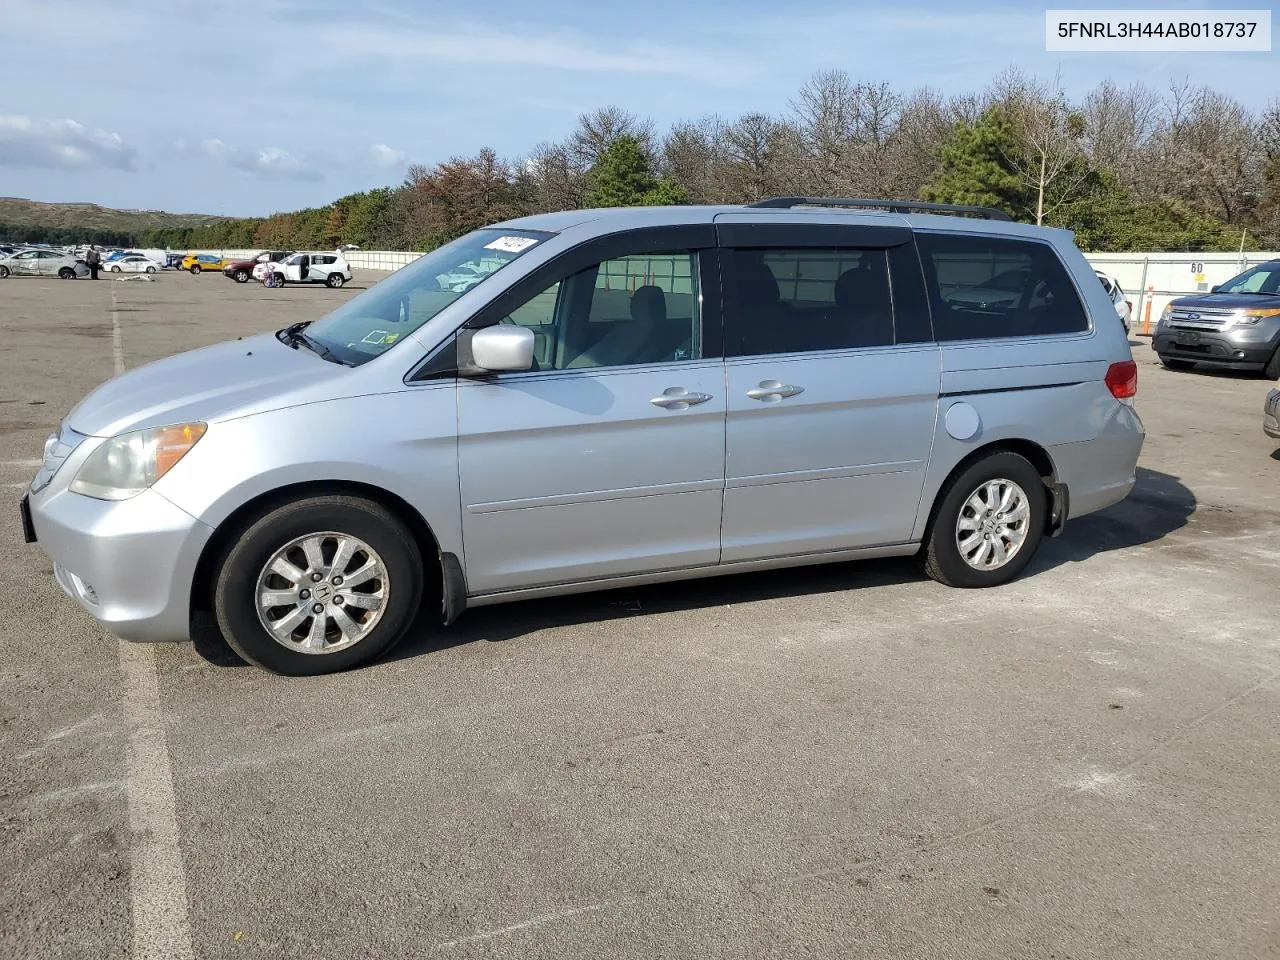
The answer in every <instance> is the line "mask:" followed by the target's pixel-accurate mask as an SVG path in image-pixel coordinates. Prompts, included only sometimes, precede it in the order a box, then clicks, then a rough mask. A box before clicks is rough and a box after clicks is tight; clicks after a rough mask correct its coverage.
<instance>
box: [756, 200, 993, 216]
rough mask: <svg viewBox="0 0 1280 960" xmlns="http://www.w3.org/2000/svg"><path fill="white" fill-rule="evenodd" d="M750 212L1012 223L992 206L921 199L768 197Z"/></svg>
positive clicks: (757, 203) (757, 202)
mask: <svg viewBox="0 0 1280 960" xmlns="http://www.w3.org/2000/svg"><path fill="white" fill-rule="evenodd" d="M747 206H748V207H751V208H753V209H768V210H789V209H790V208H791V207H864V208H870V209H875V210H890V211H892V212H893V213H947V214H967V215H969V216H974V217H981V218H982V219H984V220H1012V219H1013V218H1012V217H1010V216H1009V215H1008V214H1007V213H1005V212H1004V211H1003V210H998V209H996V208H995V207H974V206H968V205H965V204H961V203H926V202H925V201H923V200H881V199H871V198H859V197H769V198H768V199H767V200H757V201H756V202H755V203H749V204H747Z"/></svg>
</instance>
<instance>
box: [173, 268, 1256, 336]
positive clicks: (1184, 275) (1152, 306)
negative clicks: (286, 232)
mask: <svg viewBox="0 0 1280 960" xmlns="http://www.w3.org/2000/svg"><path fill="white" fill-rule="evenodd" d="M189 252H191V253H212V254H215V255H218V256H222V257H230V258H232V259H239V260H243V259H248V258H249V257H252V256H254V255H255V254H257V253H258V251H257V250H192V251H189ZM421 256H422V254H421V253H414V252H412V251H408V250H348V251H347V252H346V258H347V262H348V263H350V264H351V266H352V267H354V268H355V269H357V270H382V271H388V272H389V271H393V270H399V269H400V268H401V267H403V266H407V265H408V264H410V263H413V261H415V260H417V259H418V258H419V257H421ZM1278 258H1280V253H1259V252H1257V251H1253V252H1248V253H1245V254H1244V255H1243V256H1242V255H1241V254H1238V253H1087V254H1085V259H1086V260H1088V261H1089V263H1090V264H1092V266H1093V268H1094V269H1095V270H1101V271H1102V272H1103V273H1105V274H1108V275H1109V276H1112V277H1114V278H1115V279H1116V282H1118V283H1119V284H1120V286H1121V287H1122V288H1123V289H1124V292H1125V294H1126V295H1127V297H1128V299H1129V301H1130V302H1131V303H1132V304H1133V330H1134V332H1135V333H1144V332H1146V330H1147V327H1148V326H1150V327H1154V326H1155V322H1156V320H1158V319H1159V318H1160V313H1161V311H1162V310H1164V308H1165V305H1166V304H1168V302H1169V301H1170V300H1173V299H1175V298H1177V297H1185V296H1188V295H1190V294H1196V293H1207V292H1208V291H1209V290H1210V289H1211V288H1212V287H1214V286H1216V285H1217V284H1220V283H1223V282H1225V281H1227V280H1229V279H1231V278H1232V277H1234V276H1235V275H1236V274H1237V273H1240V272H1241V271H1243V270H1246V269H1248V268H1249V267H1251V266H1253V265H1254V264H1258V263H1262V262H1263V261H1265V260H1275V259H1278Z"/></svg>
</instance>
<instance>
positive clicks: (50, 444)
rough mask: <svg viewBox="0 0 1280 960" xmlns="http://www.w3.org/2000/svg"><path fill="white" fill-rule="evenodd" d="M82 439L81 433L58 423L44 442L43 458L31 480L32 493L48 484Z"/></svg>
mask: <svg viewBox="0 0 1280 960" xmlns="http://www.w3.org/2000/svg"><path fill="white" fill-rule="evenodd" d="M82 440H84V436H83V435H82V434H79V433H76V432H75V431H74V430H72V429H71V428H70V427H67V426H63V425H61V424H59V426H58V432H57V433H55V434H53V435H52V436H50V437H49V439H48V440H46V441H45V442H44V460H43V461H42V462H41V464H40V469H39V471H37V473H36V478H35V479H34V480H32V481H31V492H32V493H38V492H39V491H41V490H43V489H44V488H45V487H47V486H48V485H49V481H50V480H52V479H53V477H54V474H56V473H57V472H58V470H59V469H61V467H62V464H63V463H65V462H66V459H67V457H69V456H71V451H73V450H75V448H76V447H78V446H80V442H81V441H82Z"/></svg>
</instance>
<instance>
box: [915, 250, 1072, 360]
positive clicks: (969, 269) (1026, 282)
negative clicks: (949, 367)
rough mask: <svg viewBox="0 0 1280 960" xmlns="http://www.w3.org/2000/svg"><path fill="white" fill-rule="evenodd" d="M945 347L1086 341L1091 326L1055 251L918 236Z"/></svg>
mask: <svg viewBox="0 0 1280 960" xmlns="http://www.w3.org/2000/svg"><path fill="white" fill-rule="evenodd" d="M916 243H917V244H918V245H919V249H920V257H921V260H922V262H923V265H924V273H925V285H926V287H927V288H928V292H929V297H930V300H931V303H932V307H933V326H934V333H935V335H936V336H937V339H939V340H982V339H986V338H989V337H1034V336H1045V335H1048V334H1055V333H1079V332H1082V331H1085V330H1088V329H1089V319H1088V316H1087V315H1086V314H1085V311H1084V307H1083V305H1082V304H1081V303H1080V297H1079V295H1078V294H1077V293H1076V289H1075V286H1074V285H1073V284H1072V282H1071V278H1070V277H1069V276H1068V275H1067V271H1066V268H1065V267H1063V265H1062V262H1061V261H1060V260H1059V259H1058V256H1057V254H1056V253H1054V251H1053V248H1052V247H1050V246H1049V245H1048V244H1044V243H1037V242H1035V241H1029V240H1011V239H1008V238H1005V237H981V236H964V235H959V234H945V233H917V234H916Z"/></svg>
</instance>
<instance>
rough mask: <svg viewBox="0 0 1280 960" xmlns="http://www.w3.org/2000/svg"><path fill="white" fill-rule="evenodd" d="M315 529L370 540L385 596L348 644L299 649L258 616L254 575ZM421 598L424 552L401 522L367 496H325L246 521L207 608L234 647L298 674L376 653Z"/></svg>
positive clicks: (253, 659) (401, 628)
mask: <svg viewBox="0 0 1280 960" xmlns="http://www.w3.org/2000/svg"><path fill="white" fill-rule="evenodd" d="M320 532H333V533H338V534H347V535H349V536H353V537H357V538H359V539H360V540H362V541H364V542H365V543H366V544H368V545H369V546H370V547H371V548H372V549H373V550H374V551H375V552H376V553H377V554H378V556H379V557H381V559H382V562H383V564H384V566H385V568H386V574H387V583H388V584H389V589H388V598H387V601H386V605H385V607H384V609H383V610H382V615H381V619H379V620H378V621H377V623H376V624H374V626H373V627H372V628H371V629H370V631H369V633H368V635H366V636H365V637H363V638H362V639H360V640H358V641H357V642H355V643H354V644H352V645H351V646H349V647H346V648H344V649H340V650H338V651H336V652H333V653H319V654H310V653H301V652H298V651H297V650H294V649H289V648H286V647H285V645H284V643H283V642H281V641H278V640H276V639H275V637H274V636H273V635H272V634H270V633H269V632H268V631H267V628H266V627H264V626H263V624H262V622H261V621H260V620H259V618H258V611H257V606H256V591H257V585H258V577H259V574H260V573H261V571H262V570H263V568H264V567H265V566H266V564H267V562H268V561H269V560H270V559H271V557H272V556H273V555H274V554H275V553H276V551H278V550H280V549H281V548H282V547H284V546H285V545H286V544H288V543H290V542H291V541H293V540H295V539H297V538H299V537H306V536H308V535H309V534H313V533H320ZM335 589H336V588H335ZM421 602H422V558H421V555H420V553H419V551H418V546H417V544H416V543H415V542H414V539H413V536H412V535H411V534H410V533H409V530H408V529H407V528H406V527H405V525H404V524H403V523H401V522H400V521H399V520H398V519H397V518H396V517H395V515H394V514H392V513H391V512H390V511H389V510H387V509H386V508H385V507H383V506H382V505H381V504H378V503H375V502H373V501H371V500H365V499H363V498H361V497H349V496H338V495H330V496H321V497H314V498H311V499H307V500H298V501H295V502H293V503H287V504H285V505H283V506H280V507H276V508H275V509H273V510H270V511H269V512H267V513H265V514H262V515H260V516H258V517H257V518H256V519H255V520H254V521H253V522H251V523H250V524H249V526H248V527H247V528H246V529H245V530H244V532H243V533H241V534H240V535H239V536H238V537H237V538H236V540H235V543H234V545H233V546H232V547H231V549H230V550H229V551H228V552H227V554H226V555H225V556H224V557H223V559H222V562H221V564H220V565H219V568H218V574H217V580H216V582H215V587H214V600H213V607H214V612H215V613H216V615H217V619H218V626H219V627H220V628H221V630H222V635H223V637H225V638H226V641H227V643H229V644H230V645H231V647H232V649H234V650H235V651H236V653H238V654H240V656H242V657H243V658H244V659H245V660H248V661H249V662H250V663H255V664H257V665H258V666H260V667H264V668H265V669H267V670H271V671H273V672H275V673H281V674H285V675H287V676H293V677H301V676H315V675H318V674H322V673H333V672H336V671H339V670H347V669H350V668H352V667H356V666H359V665H361V664H365V663H369V662H370V661H372V660H375V659H377V658H378V657H380V656H382V655H383V654H385V653H386V652H387V651H388V650H390V649H391V647H392V646H394V645H395V643H396V642H397V641H398V640H399V639H400V638H401V637H402V636H403V635H404V632H405V630H407V629H408V627H409V624H410V623H411V622H412V621H413V618H414V615H415V614H416V613H417V612H418V607H419V605H420V604H421ZM348 609H350V608H348Z"/></svg>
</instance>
